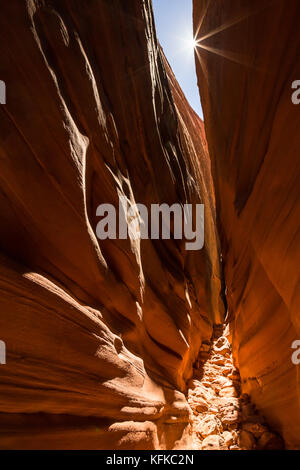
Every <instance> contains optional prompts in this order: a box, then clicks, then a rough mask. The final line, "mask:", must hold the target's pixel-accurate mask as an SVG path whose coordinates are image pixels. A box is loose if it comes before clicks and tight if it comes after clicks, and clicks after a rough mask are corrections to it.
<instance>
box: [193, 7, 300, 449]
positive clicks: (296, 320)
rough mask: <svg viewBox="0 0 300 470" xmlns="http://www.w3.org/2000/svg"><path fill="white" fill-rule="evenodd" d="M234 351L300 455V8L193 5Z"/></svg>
mask: <svg viewBox="0 0 300 470" xmlns="http://www.w3.org/2000/svg"><path fill="white" fill-rule="evenodd" d="M193 7H194V8H193V16H194V32H195V37H196V40H198V47H197V54H196V66H197V75H198V84H199V89H200V94H201V102H202V107H203V110H204V118H205V129H206V135H207V140H208V148H209V153H210V157H211V160H212V171H213V178H214V183H215V190H216V200H217V210H218V226H219V233H220V238H221V251H222V257H223V265H224V276H225V283H226V289H227V290H226V292H227V303H228V318H229V321H230V331H231V332H232V337H233V355H234V360H235V363H236V365H237V366H238V368H239V372H240V375H241V379H242V381H243V390H244V391H246V392H247V393H249V394H250V395H251V399H252V401H253V402H254V403H255V404H256V405H257V407H258V408H259V409H260V410H261V412H262V413H263V414H264V415H265V416H266V419H267V420H268V421H269V422H270V423H272V425H273V426H275V430H278V431H280V433H283V437H284V440H285V441H286V442H287V445H288V447H289V448H292V449H295V448H300V399H299V398H300V395H299V394H300V387H299V371H298V368H297V367H296V366H295V365H294V364H293V363H292V361H291V355H292V350H291V344H292V342H293V340H294V339H296V338H297V339H299V338H300V315H299V311H300V289H299V280H300V271H299V265H300V249H299V247H300V234H299V218H300V192H299V180H300V166H299V147H300V134H299V119H300V118H299V116H300V114H299V105H298V106H296V105H294V104H293V103H292V100H291V96H292V91H293V90H292V88H291V85H292V82H293V81H294V80H296V79H297V80H298V79H300V61H299V60H297V57H298V54H299V49H300V35H299V26H298V24H297V21H295V18H297V17H298V15H299V1H298V0H291V1H289V2H288V5H287V2H286V1H284V0H278V1H276V2H269V0H244V1H242V2H238V1H233V2H229V1H226V0H220V1H219V0H218V1H209V0H194V1H193Z"/></svg>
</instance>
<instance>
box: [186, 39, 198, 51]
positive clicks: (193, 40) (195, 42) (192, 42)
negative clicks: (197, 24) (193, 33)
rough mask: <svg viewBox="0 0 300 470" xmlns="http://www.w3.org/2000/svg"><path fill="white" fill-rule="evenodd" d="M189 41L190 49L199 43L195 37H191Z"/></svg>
mask: <svg viewBox="0 0 300 470" xmlns="http://www.w3.org/2000/svg"><path fill="white" fill-rule="evenodd" d="M188 43H189V48H190V49H192V50H193V49H196V47H197V45H198V42H197V41H196V39H195V38H191V39H189V40H188Z"/></svg>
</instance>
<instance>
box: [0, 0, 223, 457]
mask: <svg viewBox="0 0 300 470" xmlns="http://www.w3.org/2000/svg"><path fill="white" fill-rule="evenodd" d="M0 39H1V40H0V58H1V60H0V63H1V79H2V80H4V81H5V83H6V85H7V105H6V106H1V107H0V138H1V148H0V191H1V198H0V217H1V231H0V244H1V263H0V264H1V268H0V288H1V296H0V311H1V315H0V335H1V340H4V341H5V342H6V345H7V364H6V365H5V366H1V369H0V413H1V415H0V420H1V426H0V436H1V438H0V447H1V448H4V449H10V448H82V449H86V448H98V449H100V448H107V449H108V448H117V447H118V448H131V449H138V448H149V449H151V448H174V447H175V448H176V447H185V446H188V439H189V434H188V431H189V407H188V406H187V403H186V400H185V397H184V395H183V394H182V393H181V391H183V390H184V388H185V383H186V380H187V379H189V378H190V377H191V374H192V366H193V363H194V361H195V359H196V357H197V354H198V351H199V348H200V345H201V342H202V341H203V340H207V339H209V338H210V335H211V325H212V323H213V321H214V320H217V321H219V319H220V318H221V317H222V311H221V309H220V308H219V295H218V291H219V284H220V283H219V268H218V256H217V243H216V235H215V226H214V196H213V194H212V185H211V176H210V164H209V159H208V156H207V147H206V142H205V138H204V132H203V124H202V122H201V121H200V119H199V118H198V117H197V116H196V115H195V113H194V112H193V111H192V110H191V108H190V107H189V105H188V103H187V102H186V100H185V98H184V96H183V94H182V92H181V90H180V89H179V86H178V84H177V83H176V81H175V79H174V76H173V74H172V72H171V70H170V68H169V66H168V64H167V63H166V61H165V59H164V57H163V54H162V53H161V51H160V49H159V47H158V44H157V41H156V37H155V32H154V26H153V17H152V10H151V6H150V3H149V1H148V0H147V1H139V0H130V2H119V1H114V0H91V1H89V2H81V1H78V2H77V1H75V0H74V1H73V0H72V1H68V0H57V1H55V0H50V1H40V0H39V1H35V0H27V1H26V2H25V1H24V2H20V1H17V0H13V1H10V2H4V4H3V5H2V10H1V17H0ZM204 180H205V183H204ZM119 195H123V196H126V197H127V198H128V200H130V201H131V202H140V203H144V204H146V205H147V206H149V204H151V203H156V202H159V203H162V202H165V203H169V204H172V203H174V202H180V203H185V202H204V203H205V210H206V228H205V230H206V233H205V237H206V243H205V249H203V250H201V251H199V252H197V253H193V255H192V254H191V253H187V252H185V250H184V247H183V243H182V242H179V241H176V242H175V241H153V242H151V241H147V240H144V241H142V242H141V243H139V242H137V241H135V242H134V241H132V242H130V241H128V240H118V241H109V240H107V241H105V242H99V241H98V240H97V238H96V236H95V227H96V224H97V222H98V220H99V219H98V218H96V215H95V214H96V207H97V206H98V205H99V204H101V203H112V204H114V205H117V204H118V196H119ZM212 312H214V314H212Z"/></svg>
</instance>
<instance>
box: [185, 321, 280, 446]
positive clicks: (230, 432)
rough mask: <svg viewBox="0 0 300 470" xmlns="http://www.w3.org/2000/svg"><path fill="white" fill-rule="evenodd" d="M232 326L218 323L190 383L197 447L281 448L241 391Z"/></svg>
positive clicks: (205, 346)
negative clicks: (235, 364)
mask: <svg viewBox="0 0 300 470" xmlns="http://www.w3.org/2000/svg"><path fill="white" fill-rule="evenodd" d="M229 336H230V335H229V328H228V326H226V325H215V326H214V333H213V337H212V341H211V343H209V342H207V343H203V344H202V348H201V352H200V355H199V360H198V363H197V369H196V373H195V375H194V377H193V379H192V380H191V381H190V383H189V390H188V394H187V395H188V397H187V398H188V402H189V405H190V407H191V409H192V412H193V418H192V423H193V425H192V433H193V448H194V449H195V450H280V449H283V448H284V442H283V440H282V439H281V437H280V436H279V435H278V434H276V433H274V432H273V431H272V430H271V429H270V428H269V426H268V424H267V422H266V420H265V419H264V417H263V416H262V415H260V414H259V412H258V411H257V410H256V408H255V406H254V405H253V404H252V403H251V401H250V397H249V395H247V394H241V381H240V375H239V371H238V370H237V369H236V368H235V367H234V364H233V359H232V353H231V345H230V342H229Z"/></svg>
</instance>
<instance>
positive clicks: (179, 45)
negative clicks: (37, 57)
mask: <svg viewBox="0 0 300 470" xmlns="http://www.w3.org/2000/svg"><path fill="white" fill-rule="evenodd" d="M152 3H153V8H154V16H155V25H156V32H157V36H158V39H159V42H160V44H161V45H162V47H163V50H164V53H165V55H166V57H167V59H168V61H169V63H170V65H171V67H172V69H173V72H174V74H175V76H176V78H177V80H178V82H179V84H180V86H181V88H182V89H183V92H184V94H185V96H186V97H187V99H188V101H189V103H190V105H191V106H192V108H194V110H195V111H196V112H197V113H198V114H199V116H200V117H201V118H202V119H203V114H202V108H201V103H200V97H199V91H198V87H197V77H196V70H195V59H194V51H193V46H192V40H193V25H192V23H193V16H192V14H193V7H192V0H152Z"/></svg>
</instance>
